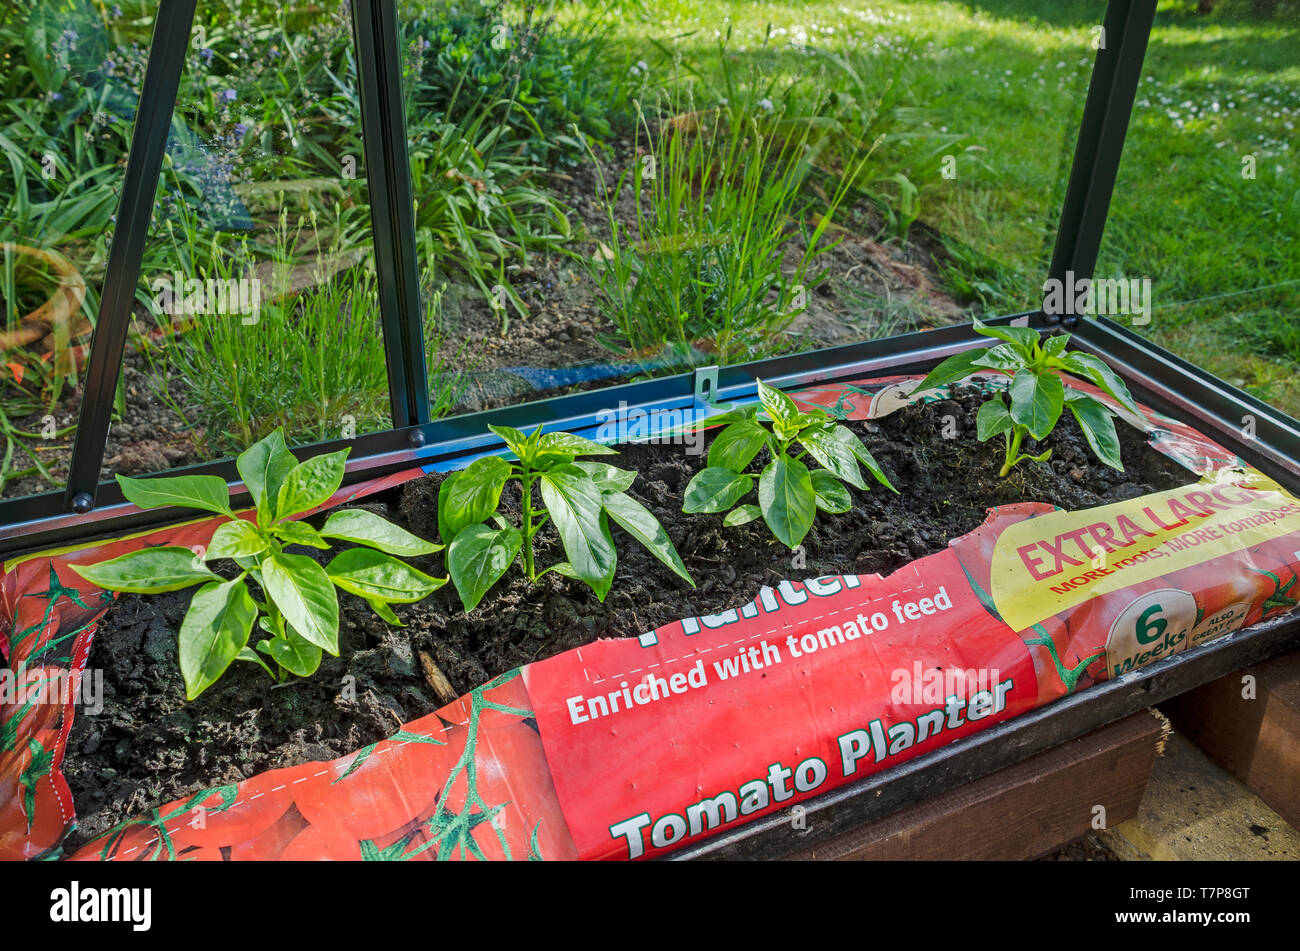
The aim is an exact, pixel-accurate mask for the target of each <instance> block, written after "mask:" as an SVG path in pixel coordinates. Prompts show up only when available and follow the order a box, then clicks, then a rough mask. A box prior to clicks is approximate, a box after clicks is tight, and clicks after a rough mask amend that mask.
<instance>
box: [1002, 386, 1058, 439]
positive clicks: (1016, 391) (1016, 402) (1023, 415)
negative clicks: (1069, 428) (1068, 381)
mask: <svg viewBox="0 0 1300 951" xmlns="http://www.w3.org/2000/svg"><path fill="white" fill-rule="evenodd" d="M1007 392H1008V393H1009V395H1010V396H1011V419H1012V421H1013V422H1015V423H1018V424H1019V425H1021V426H1024V427H1025V428H1026V429H1028V430H1029V435H1031V436H1033V437H1034V438H1035V439H1045V438H1046V437H1047V434H1048V433H1050V432H1051V431H1052V427H1053V426H1055V425H1056V421H1057V420H1058V419H1059V418H1060V417H1061V410H1062V409H1064V408H1065V384H1064V383H1062V382H1061V378H1060V377H1059V376H1057V375H1056V374H1055V373H1034V372H1033V371H1032V370H1021V371H1020V372H1019V373H1017V374H1016V376H1015V379H1013V380H1012V381H1011V386H1010V387H1009V388H1008V391H1007Z"/></svg>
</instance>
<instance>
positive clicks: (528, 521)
mask: <svg viewBox="0 0 1300 951" xmlns="http://www.w3.org/2000/svg"><path fill="white" fill-rule="evenodd" d="M523 482H524V572H525V573H526V574H527V575H528V580H529V581H536V580H537V574H536V572H534V571H533V534H534V533H535V532H536V531H537V529H535V528H533V476H532V473H531V472H527V471H525V472H524V476H523Z"/></svg>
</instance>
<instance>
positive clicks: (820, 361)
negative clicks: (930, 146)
mask: <svg viewBox="0 0 1300 951" xmlns="http://www.w3.org/2000/svg"><path fill="white" fill-rule="evenodd" d="M1026 320H1028V323H1029V325H1030V326H1033V327H1035V328H1036V329H1038V330H1039V331H1040V332H1045V331H1049V330H1051V329H1052V327H1051V326H1050V325H1049V324H1048V323H1047V321H1046V320H1045V319H1044V318H1042V317H1041V316H1039V315H1032V316H1031V315H1029V314H1021V315H1014V316H1006V317H1000V318H993V319H990V320H989V321H987V322H988V323H990V324H994V325H999V324H1009V323H1011V322H1013V321H1015V322H1017V323H1023V322H1025V321H1026ZM991 343H992V341H991V340H990V339H989V338H987V337H983V336H980V335H978V334H976V333H975V332H974V331H973V330H972V329H971V327H970V326H968V325H960V324H959V325H953V326H949V327H943V328H940V329H937V330H925V331H918V332H915V333H910V334H904V335H901V336H897V337H887V338H882V339H879V340H872V341H867V342H864V343H858V344H849V345H846V346H842V347H835V348H831V349H826V350H813V351H809V352H806V353H802V354H795V355H791V356H783V357H774V358H771V359H768V360H761V361H756V362H753V363H747V364H738V365H735V366H730V367H724V368H722V369H721V370H720V371H719V377H718V389H717V397H718V399H720V400H723V401H726V400H731V399H738V398H741V397H744V396H749V395H752V394H753V393H754V391H755V384H754V379H755V378H762V379H764V380H768V381H771V382H772V383H773V384H775V385H778V386H781V387H792V386H805V385H810V384H813V383H818V382H827V381H835V380H848V379H853V378H855V377H857V378H861V377H864V376H870V375H886V374H895V373H913V372H924V371H926V370H928V369H930V368H931V367H933V366H934V365H935V364H937V363H938V362H939V361H941V360H943V359H945V358H946V357H949V356H952V355H953V354H954V353H958V352H960V351H962V350H966V349H969V348H970V347H972V346H985V347H987V346H990V345H991ZM1071 344H1072V346H1074V347H1075V349H1079V350H1083V351H1085V352H1089V353H1094V354H1095V355H1097V356H1099V357H1101V358H1103V359H1105V360H1106V361H1107V362H1108V363H1110V364H1111V365H1112V366H1113V367H1114V368H1115V369H1116V370H1117V371H1118V372H1119V373H1120V374H1121V376H1123V377H1125V379H1126V381H1127V382H1128V383H1129V386H1130V388H1131V389H1132V390H1133V393H1134V396H1135V397H1136V398H1137V399H1139V400H1141V401H1143V402H1145V403H1147V404H1148V405H1150V406H1152V407H1153V408H1155V409H1158V410H1161V411H1165V412H1168V413H1170V414H1171V415H1173V416H1175V417H1178V418H1182V419H1186V420H1188V421H1189V422H1193V423H1196V424H1197V425H1198V426H1199V428H1201V430H1202V431H1203V432H1204V433H1205V434H1206V435H1208V436H1210V437H1212V438H1214V439H1216V440H1218V441H1219V442H1221V443H1223V445H1225V446H1226V447H1227V448H1229V449H1232V450H1233V451H1234V452H1236V453H1237V454H1238V455H1240V456H1241V457H1242V458H1243V459H1245V460H1247V461H1248V462H1250V463H1251V464H1253V465H1255V466H1257V467H1258V468H1259V469H1260V470H1261V471H1262V472H1264V473H1265V474H1266V475H1269V476H1270V477H1272V478H1274V479H1276V480H1278V482H1280V483H1281V484H1282V485H1283V486H1285V487H1286V488H1287V489H1288V490H1289V491H1291V492H1293V493H1297V494H1300V422H1297V421H1296V420H1293V419H1291V418H1290V417H1289V416H1287V415H1286V414H1284V413H1282V412H1280V411H1278V410H1276V409H1273V408H1272V407H1270V406H1268V405H1266V404H1264V403H1262V402H1261V401H1260V400H1258V399H1256V398H1255V397H1253V396H1250V395H1248V394H1246V393H1243V392H1242V391H1241V390H1239V389H1237V388H1236V387H1233V386H1230V385H1229V384H1227V383H1224V382H1223V381H1221V380H1218V379H1217V378H1215V377H1214V376H1212V375H1210V374H1208V373H1205V372H1204V371H1201V370H1198V369H1197V368H1195V367H1193V366H1191V365H1190V364H1188V363H1187V362H1186V361H1184V360H1181V359H1179V358H1178V357H1176V356H1174V355H1173V354H1172V353H1169V352H1168V351H1166V350H1163V349H1161V348H1159V347H1157V346H1155V345H1154V344H1152V343H1150V342H1149V341H1146V340H1144V339H1142V338H1141V337H1138V336H1137V335H1135V334H1132V333H1131V332H1129V331H1126V330H1124V329H1123V328H1120V327H1118V325H1115V324H1113V323H1112V322H1111V321H1109V320H1106V319H1101V320H1092V319H1089V320H1086V321H1084V322H1083V324H1082V326H1081V327H1080V328H1079V329H1078V331H1077V332H1076V333H1075V335H1074V336H1073V338H1072V340H1071ZM694 393H695V391H694V381H693V375H692V374H689V373H686V374H679V375H676V376H670V377H662V378H659V379H654V380H646V381H642V382H638V383H627V384H623V385H621V386H615V387H607V388H603V389H599V390H588V391H585V392H580V393H573V394H570V395H567V396H561V397H557V398H554V399H549V400H541V401H536V402H532V403H521V404H516V405H514V406H507V407H503V408H500V409H494V410H486V411H483V412H479V413H472V414H467V415H464V416H455V417H451V418H448V419H443V420H438V421H435V422H431V423H425V424H422V425H420V426H416V427H407V428H405V429H397V430H388V431H386V432H381V433H372V434H367V435H362V436H358V437H356V438H355V439H352V440H332V441H329V442H322V443H315V444H312V445H309V446H296V447H294V450H295V453H296V454H297V455H298V456H299V457H300V458H308V457H310V456H315V455H319V454H321V453H324V452H334V451H337V450H339V449H345V448H349V449H351V450H352V455H351V457H350V458H349V460H348V464H347V472H346V475H345V478H344V484H345V485H354V484H356V483H358V482H360V481H362V480H365V479H369V478H373V477H376V476H380V475H385V474H387V473H391V472H396V471H398V470H401V469H406V468H413V467H416V466H422V465H429V464H441V465H446V466H449V467H450V466H455V465H456V463H457V460H463V459H465V458H467V457H470V456H473V455H477V454H480V453H483V452H488V451H493V450H496V449H499V448H500V447H501V445H502V444H501V442H500V440H499V439H498V438H497V437H496V436H495V435H493V434H492V433H490V432H489V431H488V429H487V426H488V424H489V423H493V424H498V425H506V426H514V427H516V428H526V429H531V428H532V427H534V426H537V425H541V426H543V427H544V428H545V429H546V430H548V431H554V430H564V431H568V432H576V433H580V434H589V435H590V434H594V431H595V430H596V429H597V428H598V427H599V425H600V423H601V421H602V418H604V419H607V418H608V414H609V413H610V412H611V411H613V410H614V409H615V408H616V407H618V406H619V405H620V404H625V405H626V407H627V408H628V409H636V408H644V409H654V408H663V409H673V408H683V407H689V406H693V405H694V404H695V396H694ZM1247 417H1249V418H1250V419H1251V420H1252V422H1251V427H1252V429H1251V431H1252V432H1253V434H1254V435H1253V438H1247V437H1246V434H1245V432H1244V431H1243V422H1242V421H1243V420H1245V419H1246V418H1247ZM417 434H418V435H417ZM413 437H414V438H413ZM192 474H213V475H219V476H221V477H222V478H224V479H225V480H226V482H227V483H228V484H229V485H230V487H231V492H232V499H231V501H232V504H233V505H235V506H236V507H243V506H247V505H248V504H249V499H248V494H247V492H246V491H245V490H244V488H243V485H242V483H241V482H240V481H239V474H238V472H237V471H236V469H235V465H234V462H233V461H232V460H229V459H227V460H223V461H221V462H215V463H207V464H203V465H198V466H191V467H188V468H185V469H173V470H169V471H168V472H167V473H165V475H168V476H172V475H192ZM100 494H101V498H102V499H103V503H104V504H102V505H101V506H99V507H98V508H96V509H95V510H94V511H93V512H91V513H88V514H85V515H76V514H70V513H68V512H66V511H64V510H63V508H62V505H61V496H60V495H59V494H58V493H47V494H46V495H42V496H33V497H28V498H20V499H8V500H4V501H2V502H0V557H6V558H7V557H12V556H14V555H18V554H21V553H26V552H32V551H37V550H40V549H42V548H48V547H51V546H52V545H57V544H68V543H79V542H85V543H90V542H91V541H92V540H94V539H96V538H102V537H107V536H111V535H114V534H119V535H120V534H122V533H124V532H127V531H138V530H143V529H145V528H149V527H152V526H158V525H163V524H166V523H167V522H171V521H176V520H178V519H181V518H185V517H192V516H193V513H192V512H190V511H189V510H186V509H174V508H173V509H149V510H140V509H136V508H135V507H134V506H132V505H130V504H129V503H127V502H126V501H125V499H124V498H123V497H122V494H121V489H120V488H119V487H118V486H117V485H116V484H113V483H105V484H103V485H101V486H100Z"/></svg>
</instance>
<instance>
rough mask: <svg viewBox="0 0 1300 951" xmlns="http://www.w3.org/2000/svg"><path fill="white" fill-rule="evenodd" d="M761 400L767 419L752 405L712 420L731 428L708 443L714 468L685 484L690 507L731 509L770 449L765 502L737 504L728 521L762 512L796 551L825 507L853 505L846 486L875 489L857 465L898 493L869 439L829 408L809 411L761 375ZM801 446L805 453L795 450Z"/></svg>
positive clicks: (761, 495) (761, 494) (762, 482)
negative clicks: (864, 439)
mask: <svg viewBox="0 0 1300 951" xmlns="http://www.w3.org/2000/svg"><path fill="white" fill-rule="evenodd" d="M758 399H759V403H761V404H762V408H763V410H764V412H763V414H762V418H760V415H759V407H758V406H756V405H749V406H745V407H741V408H739V409H734V410H732V411H730V412H728V413H725V414H723V415H722V416H720V417H716V418H715V420H711V421H710V422H715V421H716V422H725V423H726V424H727V426H726V428H725V429H723V430H722V432H720V433H718V435H717V436H716V437H714V440H713V444H712V445H711V446H710V447H709V459H708V462H709V465H708V468H706V469H701V470H700V471H699V472H697V473H696V474H695V478H693V479H691V481H690V484H689V485H687V486H686V500H685V504H684V505H683V506H682V511H683V512H726V511H727V509H730V508H731V507H732V506H733V505H736V503H737V502H739V501H740V500H741V499H743V498H744V497H745V496H747V495H748V494H749V492H750V490H751V489H753V487H754V477H753V476H752V475H747V474H745V469H746V467H748V466H749V464H750V463H751V462H753V460H754V457H755V456H757V455H758V454H759V453H760V452H762V451H763V450H764V449H766V450H767V451H768V453H769V454H770V455H771V461H770V462H768V464H767V466H766V467H765V468H764V469H763V472H762V474H761V475H759V477H758V504H757V505H753V504H746V505H739V506H737V507H736V508H734V509H731V511H730V512H727V515H726V517H725V518H724V519H723V524H725V525H729V526H735V525H744V524H745V523H746V522H752V521H753V520H754V519H756V518H758V517H759V516H760V515H762V517H763V521H765V522H767V527H768V528H770V529H771V530H772V534H773V535H775V536H776V538H777V540H778V541H780V542H781V543H782V544H784V545H788V546H789V547H790V548H791V549H792V550H793V549H795V548H798V547H799V543H800V542H802V541H803V539H804V536H805V535H807V534H808V532H809V531H810V530H811V529H812V525H813V519H814V518H815V517H816V515H817V510H818V509H821V510H822V511H823V512H829V513H832V514H838V513H841V512H847V511H848V510H849V509H850V508H852V507H853V500H852V499H851V498H850V497H849V490H848V489H847V488H845V487H844V484H843V483H845V482H847V483H848V484H849V485H851V486H853V487H854V488H857V489H862V490H863V491H865V490H866V489H867V488H868V486H867V483H866V482H865V481H863V478H862V471H861V470H860V469H859V468H858V463H862V464H863V465H865V466H866V467H867V469H868V470H869V471H870V472H871V474H872V475H873V476H875V478H876V481H877V482H879V483H880V484H881V485H884V486H888V487H889V488H890V489H891V490H893V491H894V492H897V491H898V490H897V489H895V488H894V487H893V486H892V485H890V482H889V479H888V478H887V477H886V476H885V473H884V472H883V471H882V470H881V468H880V466H879V465H878V464H877V463H876V460H875V459H874V458H872V455H871V453H870V452H869V451H868V450H867V447H866V446H864V445H863V444H862V440H860V439H859V438H858V437H857V436H855V435H853V433H852V432H851V431H849V429H848V428H847V427H845V426H841V425H840V424H839V423H838V422H836V420H835V418H834V417H832V416H831V415H830V414H829V413H827V412H826V411H825V410H822V409H814V410H812V411H810V412H807V413H805V412H803V411H801V410H800V409H799V407H798V406H796V405H795V402H794V400H792V399H790V397H788V396H786V395H785V394H784V393H782V392H781V391H780V390H777V389H773V388H772V387H770V386H768V385H767V384H766V383H764V382H763V381H762V380H759V381H758ZM764 422H767V423H768V424H769V425H770V426H771V429H770V430H769V429H767V428H766V427H764V425H763V423H764ZM796 443H798V445H799V450H798V451H797V452H796V453H794V454H793V455H792V454H791V449H792V448H794V446H795V444H796ZM804 456H808V457H810V458H811V459H812V460H813V461H814V462H816V463H817V466H818V467H814V468H811V469H810V468H809V466H808V465H807V464H806V463H804V462H803V461H802V460H803V458H804Z"/></svg>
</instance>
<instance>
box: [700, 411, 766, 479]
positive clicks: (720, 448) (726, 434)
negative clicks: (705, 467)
mask: <svg viewBox="0 0 1300 951" xmlns="http://www.w3.org/2000/svg"><path fill="white" fill-rule="evenodd" d="M767 440H768V433H767V430H766V429H764V428H763V427H762V426H760V425H759V424H758V422H757V421H756V420H754V419H752V418H750V419H743V420H741V421H740V422H736V423H732V424H731V425H730V426H727V427H726V428H725V429H723V430H722V432H720V433H718V435H717V436H715V437H714V439H713V442H712V444H711V445H710V446H709V466H710V467H711V468H723V469H730V470H732V471H733V472H744V471H745V467H746V466H748V465H749V464H750V463H751V462H753V461H754V457H755V456H756V455H758V453H759V451H760V450H762V448H763V447H764V446H765V445H767Z"/></svg>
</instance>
